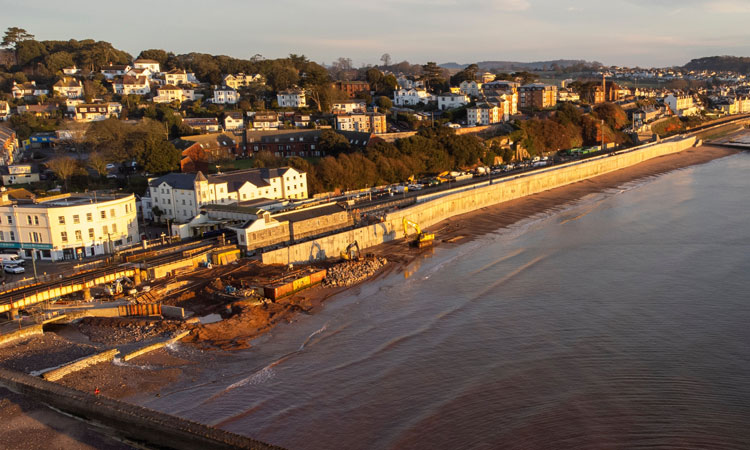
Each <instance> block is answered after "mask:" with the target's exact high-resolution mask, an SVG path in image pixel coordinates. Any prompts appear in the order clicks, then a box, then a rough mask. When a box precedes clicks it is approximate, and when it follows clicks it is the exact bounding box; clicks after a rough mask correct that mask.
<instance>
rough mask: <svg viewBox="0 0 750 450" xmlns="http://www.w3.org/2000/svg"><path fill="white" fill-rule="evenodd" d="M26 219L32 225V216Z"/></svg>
mask: <svg viewBox="0 0 750 450" xmlns="http://www.w3.org/2000/svg"><path fill="white" fill-rule="evenodd" d="M26 221H27V222H29V225H31V223H32V222H31V216H26Z"/></svg>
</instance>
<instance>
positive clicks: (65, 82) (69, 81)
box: [52, 77, 82, 87]
mask: <svg viewBox="0 0 750 450" xmlns="http://www.w3.org/2000/svg"><path fill="white" fill-rule="evenodd" d="M52 86H53V87H81V86H82V85H81V82H80V81H78V80H76V79H75V78H67V77H66V78H63V79H61V80H57V83H55V84H53V85H52Z"/></svg>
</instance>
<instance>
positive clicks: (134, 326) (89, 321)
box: [78, 317, 183, 345]
mask: <svg viewBox="0 0 750 450" xmlns="http://www.w3.org/2000/svg"><path fill="white" fill-rule="evenodd" d="M182 327H183V324H182V323H178V322H173V321H167V320H163V321H162V320H160V321H152V320H144V319H125V318H108V317H107V318H104V317H85V318H83V319H81V321H80V322H78V330H79V331H80V332H81V333H83V334H85V335H86V336H88V337H89V339H91V342H97V343H102V344H108V345H119V344H126V343H130V342H138V341H142V340H144V339H149V338H153V337H156V336H159V335H161V334H164V333H173V332H175V331H177V330H179V329H182Z"/></svg>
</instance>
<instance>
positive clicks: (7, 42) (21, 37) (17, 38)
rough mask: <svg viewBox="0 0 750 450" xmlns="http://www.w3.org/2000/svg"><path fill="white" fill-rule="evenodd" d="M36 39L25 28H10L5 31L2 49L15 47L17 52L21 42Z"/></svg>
mask: <svg viewBox="0 0 750 450" xmlns="http://www.w3.org/2000/svg"><path fill="white" fill-rule="evenodd" d="M32 39H34V35H33V34H31V33H29V32H27V31H26V30H24V29H23V28H18V27H10V28H8V29H7V30H5V35H4V36H3V41H2V42H0V47H6V48H8V47H13V49H14V50H15V49H16V47H17V46H18V43H19V42H23V41H29V40H32Z"/></svg>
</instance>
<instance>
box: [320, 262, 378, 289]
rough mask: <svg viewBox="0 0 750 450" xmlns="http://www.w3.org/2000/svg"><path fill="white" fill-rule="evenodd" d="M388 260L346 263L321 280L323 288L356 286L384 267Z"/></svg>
mask: <svg viewBox="0 0 750 450" xmlns="http://www.w3.org/2000/svg"><path fill="white" fill-rule="evenodd" d="M387 263H388V260H386V259H385V258H381V257H373V258H367V259H364V260H362V261H346V262H343V263H341V264H337V265H335V266H333V267H331V268H330V269H328V273H327V274H326V277H325V279H324V280H323V286H325V287H344V286H351V285H353V284H357V283H359V282H360V281H363V280H366V279H367V278H369V277H371V276H373V275H374V274H375V272H377V271H378V270H380V268H381V267H383V266H385V265H386V264H387Z"/></svg>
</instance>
